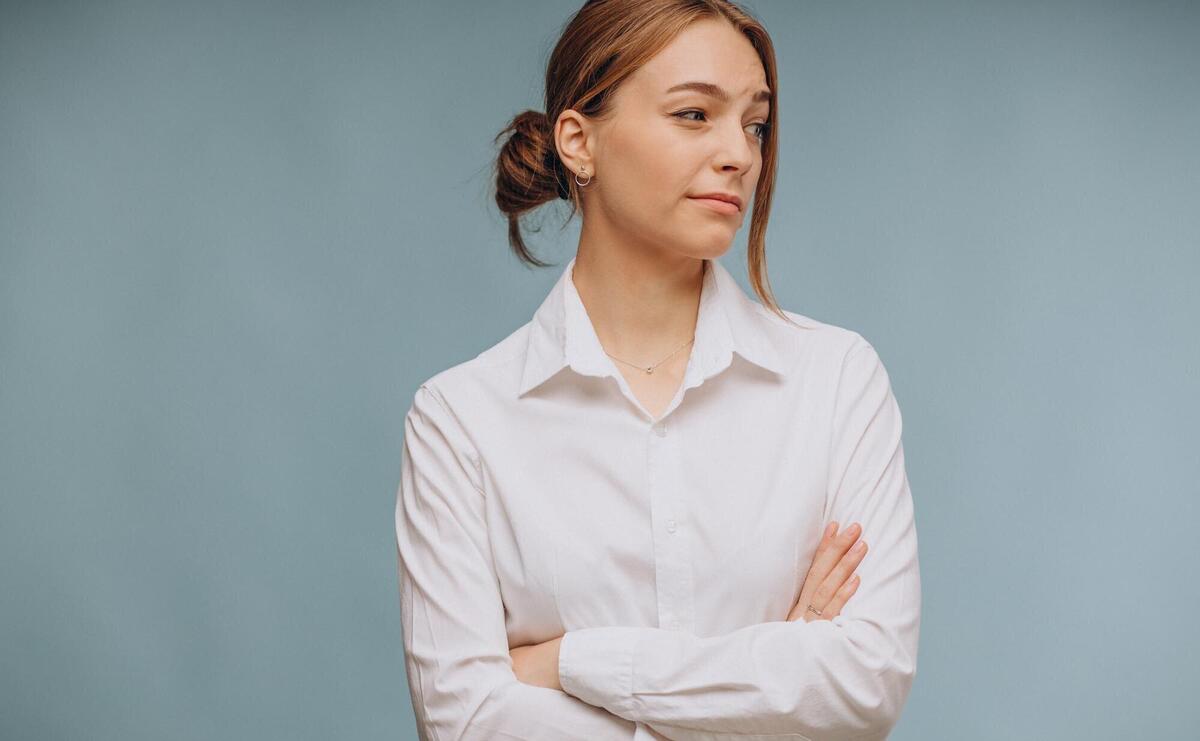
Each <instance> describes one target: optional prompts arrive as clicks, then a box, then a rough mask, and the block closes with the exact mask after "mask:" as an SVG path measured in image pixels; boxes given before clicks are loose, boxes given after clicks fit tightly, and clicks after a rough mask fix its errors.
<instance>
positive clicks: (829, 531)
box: [825, 522, 837, 535]
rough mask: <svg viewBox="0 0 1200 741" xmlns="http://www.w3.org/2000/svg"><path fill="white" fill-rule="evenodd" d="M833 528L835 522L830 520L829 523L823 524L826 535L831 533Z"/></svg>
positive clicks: (834, 527)
mask: <svg viewBox="0 0 1200 741" xmlns="http://www.w3.org/2000/svg"><path fill="white" fill-rule="evenodd" d="M835 530H837V523H836V522H831V523H829V524H828V525H826V526H825V534H826V535H833V532H834V531H835Z"/></svg>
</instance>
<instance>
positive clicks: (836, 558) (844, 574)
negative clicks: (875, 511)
mask: <svg viewBox="0 0 1200 741" xmlns="http://www.w3.org/2000/svg"><path fill="white" fill-rule="evenodd" d="M861 532H862V527H861V526H860V525H859V524H858V523H853V524H851V525H850V527H848V528H846V529H845V530H844V531H842V533H840V534H839V533H838V532H837V523H836V522H831V523H830V524H829V526H828V527H827V528H826V530H825V533H824V534H823V536H822V538H821V542H820V544H819V545H818V546H817V552H816V555H815V556H814V557H813V564H812V566H811V567H810V568H809V570H808V574H807V576H806V577H805V579H804V585H803V586H802V587H801V589H800V598H799V599H798V600H796V605H795V606H794V607H793V608H792V610H791V612H790V613H789V614H788V618H787V619H788V620H798V619H800V618H802V617H803V618H804V619H805V620H807V619H808V618H809V616H813V617H817V615H816V613H814V612H811V611H810V610H809V609H808V606H809V605H812V606H814V607H816V608H817V609H818V610H821V611H822V615H821V617H824V612H825V610H824V608H823V605H826V604H828V603H829V602H830V601H831V600H832V599H833V598H834V595H835V594H836V593H837V591H838V589H839V588H840V587H841V586H842V584H843V583H844V582H845V581H846V579H847V578H848V577H849V576H850V574H851V573H852V572H853V571H854V569H855V567H857V565H858V562H859V561H861V560H862V556H863V555H865V554H866V551H865V548H864V550H862V551H861V552H860V551H852V550H851V546H852V545H853V544H854V542H855V540H856V539H857V538H858V535H859V534H860V533H861ZM863 545H865V544H863Z"/></svg>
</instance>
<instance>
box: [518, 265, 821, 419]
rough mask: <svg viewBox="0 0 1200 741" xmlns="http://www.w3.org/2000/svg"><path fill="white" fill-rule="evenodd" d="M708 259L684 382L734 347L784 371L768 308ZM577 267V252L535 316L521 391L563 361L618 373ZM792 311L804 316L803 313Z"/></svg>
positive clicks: (579, 369)
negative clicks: (575, 274) (579, 284)
mask: <svg viewBox="0 0 1200 741" xmlns="http://www.w3.org/2000/svg"><path fill="white" fill-rule="evenodd" d="M704 263H705V270H704V280H703V283H702V286H701V291H700V307H699V311H698V313H697V317H696V336H695V344H694V346H693V347H692V359H693V363H692V364H691V365H690V366H689V369H688V374H689V376H688V377H686V378H685V379H684V382H685V383H689V382H691V383H689V385H695V384H698V383H700V382H701V381H703V380H704V379H706V378H709V377H711V376H713V375H716V374H717V373H719V372H721V371H722V370H724V369H725V368H726V367H728V366H729V365H730V363H731V361H732V353H735V352H736V353H737V354H738V355H740V356H741V357H742V358H744V359H746V360H748V361H750V362H751V363H754V364H755V365H757V366H759V367H761V368H765V369H767V370H769V371H772V372H774V373H777V374H783V373H784V372H785V366H784V362H783V358H782V357H781V355H780V353H779V350H778V348H777V347H776V346H775V344H774V342H773V341H772V339H771V337H770V336H769V334H768V332H767V323H768V322H769V321H770V318H769V317H767V316H765V310H764V309H763V308H762V307H761V305H759V304H758V303H757V302H755V301H752V300H751V299H750V298H749V297H748V296H747V295H746V294H745V292H744V291H742V288H741V286H740V285H738V283H737V281H736V280H735V279H734V277H733V276H732V275H731V274H730V273H729V271H728V270H726V269H725V267H724V266H723V265H721V263H720V262H719V261H717V260H713V259H705V260H704ZM574 267H575V258H571V260H570V262H568V263H567V265H566V267H565V268H563V271H562V274H561V275H560V276H559V278H558V282H557V283H555V284H554V288H553V289H551V291H550V293H549V295H547V296H546V298H545V299H544V300H543V301H542V304H541V306H540V307H538V310H537V311H536V312H535V313H534V315H533V320H532V321H531V322H530V326H529V336H528V345H527V350H526V354H525V366H524V369H523V371H522V374H521V386H520V389H519V391H518V395H519V396H521V395H524V394H525V393H527V392H528V391H529V390H530V389H532V388H534V387H536V386H538V385H540V384H541V383H543V382H545V381H546V380H547V379H549V378H550V377H551V376H553V375H555V374H556V373H557V372H558V371H560V370H562V368H563V367H570V368H571V369H572V370H574V371H575V372H576V373H580V374H582V375H586V376H599V377H603V376H611V375H616V374H617V373H618V370H617V367H616V365H615V362H616V361H614V360H612V359H611V358H609V356H608V355H607V354H606V353H605V352H604V347H603V346H602V345H601V344H600V339H599V338H598V337H597V336H596V330H595V328H594V327H593V326H592V323H591V320H590V319H589V318H588V315H587V310H586V309H585V308H584V305H583V301H582V300H581V299H580V298H579V293H578V292H577V291H576V289H575V282H574V281H573V280H572V279H571V270H572V268H574ZM792 317H793V319H795V320H796V321H803V317H800V316H799V315H792ZM797 317H798V318H797ZM807 326H811V325H807Z"/></svg>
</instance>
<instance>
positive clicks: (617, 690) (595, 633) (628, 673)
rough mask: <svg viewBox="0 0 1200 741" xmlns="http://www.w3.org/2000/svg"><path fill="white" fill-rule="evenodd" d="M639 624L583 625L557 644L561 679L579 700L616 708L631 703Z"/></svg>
mask: <svg viewBox="0 0 1200 741" xmlns="http://www.w3.org/2000/svg"><path fill="white" fill-rule="evenodd" d="M640 630H641V629H639V628H629V627H611V628H582V629H580V630H570V631H567V632H566V633H564V634H563V637H562V641H561V642H560V643H559V645H558V683H559V684H560V685H562V688H563V691H564V692H566V693H567V694H568V695H573V696H575V697H577V698H579V699H580V700H583V701H584V702H586V703H588V704H589V705H595V706H596V707H602V708H606V709H608V710H610V711H612V712H617V711H619V710H622V709H626V708H627V707H628V703H629V700H630V695H631V688H632V686H633V654H634V648H635V647H636V645H637V638H638V634H639V631H640Z"/></svg>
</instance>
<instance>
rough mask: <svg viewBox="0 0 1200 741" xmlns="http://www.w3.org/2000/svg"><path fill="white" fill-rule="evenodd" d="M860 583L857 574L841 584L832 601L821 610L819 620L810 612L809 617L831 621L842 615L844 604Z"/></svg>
mask: <svg viewBox="0 0 1200 741" xmlns="http://www.w3.org/2000/svg"><path fill="white" fill-rule="evenodd" d="M861 581H862V580H861V579H859V578H858V574H855V575H854V576H852V577H850V578H849V579H847V580H846V581H845V582H844V583H843V584H842V586H841V587H839V588H838V590H837V591H836V592H834V594H833V599H831V600H830V601H829V604H827V605H825V607H823V608H822V609H821V617H820V618H817V616H816V615H815V614H814V613H811V612H810V613H809V615H812V617H813V618H814V619H818V620H832V619H833V618H834V617H836V616H838V615H840V614H842V608H843V607H845V606H846V602H847V600H849V599H850V597H851V595H853V594H854V592H855V591H857V590H858V585H859V583H861ZM807 622H811V621H807Z"/></svg>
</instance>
